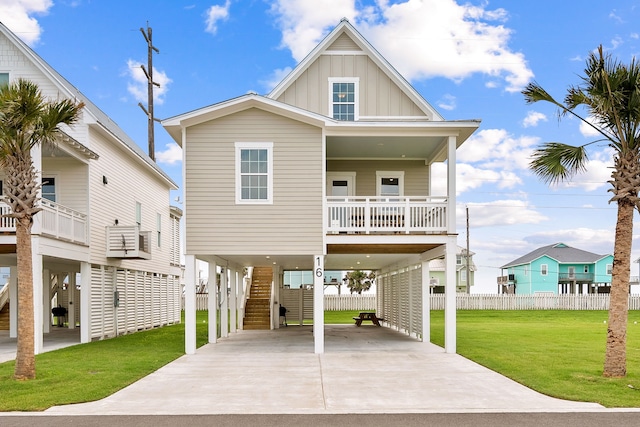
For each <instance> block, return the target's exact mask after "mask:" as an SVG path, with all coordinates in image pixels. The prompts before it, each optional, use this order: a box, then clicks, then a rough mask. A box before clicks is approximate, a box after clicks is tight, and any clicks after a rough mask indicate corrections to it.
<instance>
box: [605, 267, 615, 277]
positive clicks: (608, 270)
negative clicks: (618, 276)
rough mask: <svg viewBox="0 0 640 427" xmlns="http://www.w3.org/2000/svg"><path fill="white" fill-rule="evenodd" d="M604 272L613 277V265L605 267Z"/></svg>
mask: <svg viewBox="0 0 640 427" xmlns="http://www.w3.org/2000/svg"><path fill="white" fill-rule="evenodd" d="M604 272H605V273H606V274H608V275H609V276H611V275H612V274H613V264H606V265H605V267H604Z"/></svg>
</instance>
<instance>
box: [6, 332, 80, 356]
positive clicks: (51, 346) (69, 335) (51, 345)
mask: <svg viewBox="0 0 640 427" xmlns="http://www.w3.org/2000/svg"><path fill="white" fill-rule="evenodd" d="M76 344H80V328H76V329H69V328H58V327H56V326H52V327H51V332H49V333H48V334H44V340H43V350H44V351H43V352H47V351H51V350H57V349H59V348H64V347H69V346H71V345H76ZM16 345H17V339H16V338H9V331H0V363H3V362H7V361H9V360H14V359H15V358H16Z"/></svg>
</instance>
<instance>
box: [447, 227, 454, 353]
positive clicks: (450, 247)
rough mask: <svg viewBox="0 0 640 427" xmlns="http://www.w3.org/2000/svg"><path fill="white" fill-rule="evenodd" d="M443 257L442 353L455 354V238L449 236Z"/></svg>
mask: <svg viewBox="0 0 640 427" xmlns="http://www.w3.org/2000/svg"><path fill="white" fill-rule="evenodd" d="M445 251H446V255H445V263H446V267H445V275H446V281H447V284H446V287H445V291H444V292H445V306H444V351H445V353H455V352H456V238H455V236H450V237H449V238H448V239H447V243H446V249H445Z"/></svg>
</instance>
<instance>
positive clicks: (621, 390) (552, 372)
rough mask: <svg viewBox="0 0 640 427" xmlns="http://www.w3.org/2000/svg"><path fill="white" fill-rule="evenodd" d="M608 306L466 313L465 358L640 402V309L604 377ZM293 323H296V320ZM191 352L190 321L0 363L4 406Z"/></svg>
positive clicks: (48, 397) (438, 319)
mask: <svg viewBox="0 0 640 427" xmlns="http://www.w3.org/2000/svg"><path fill="white" fill-rule="evenodd" d="M358 312H359V311H358V310H354V311H339V312H326V313H325V322H326V323H327V324H340V323H346V324H352V323H353V319H352V317H353V316H356V315H357V314H358ZM606 320H607V313H606V312H604V311H489V310H487V311H458V315H457V324H458V334H457V350H458V353H460V354H461V355H463V356H465V357H467V358H469V359H471V360H474V361H476V362H478V363H480V364H482V365H484V366H487V367H488V368H490V369H493V370H495V371H497V372H500V373H501V374H503V375H506V376H508V377H510V378H512V379H514V380H516V381H518V382H520V383H522V384H525V385H527V386H528V387H531V388H533V389H535V390H537V391H539V392H541V393H544V394H547V395H550V396H554V397H559V398H563V399H570V400H577V401H588V402H598V403H601V404H602V405H604V406H607V407H640V312H636V311H632V312H630V313H629V328H628V333H627V369H628V375H627V377H626V378H623V379H607V378H603V377H602V365H603V362H604V348H605V341H606V324H605V323H604V322H605V321H606ZM206 322H207V313H206V312H198V313H197V330H196V334H197V346H198V347H199V346H201V345H203V344H204V343H205V342H206V341H207V323H206ZM289 323H290V324H292V322H291V321H289ZM431 340H432V342H434V343H435V344H438V345H443V344H444V313H443V312H442V311H433V312H432V313H431ZM183 353H184V325H183V324H180V325H174V326H168V327H165V328H161V329H154V330H150V331H145V332H140V333H136V334H131V335H125V336H121V337H118V338H114V339H110V340H104V341H97V342H92V343H89V344H82V345H78V346H73V347H68V348H65V349H61V350H56V351H52V352H47V353H43V354H40V355H38V356H36V369H37V378H36V379H35V380H33V381H25V382H19V381H15V380H13V378H12V376H13V370H14V362H7V363H3V364H0V396H1V398H0V411H38V410H44V409H46V408H48V407H51V406H54V405H62V404H68V403H79V402H87V401H92V400H97V399H101V398H103V397H106V396H108V395H110V394H112V393H113V392H115V391H117V390H119V389H121V388H123V387H126V386H127V385H129V384H131V383H133V382H135V381H136V380H138V379H140V378H142V377H144V376H145V375H148V374H149V373H151V372H153V371H155V370H157V369H158V368H160V367H162V366H163V365H166V364H167V363H169V362H171V361H172V360H175V359H176V358H178V357H180V356H181V355H182V354H183Z"/></svg>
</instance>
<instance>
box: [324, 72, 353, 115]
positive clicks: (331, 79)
mask: <svg viewBox="0 0 640 427" xmlns="http://www.w3.org/2000/svg"><path fill="white" fill-rule="evenodd" d="M335 83H352V84H353V98H354V99H353V120H341V119H337V118H335V116H334V114H333V107H334V105H336V104H339V105H350V104H351V102H348V103H347V102H334V100H333V85H334V84H335ZM328 89H329V98H328V99H329V117H331V118H332V119H334V120H337V121H340V122H351V121H354V122H357V121H358V120H359V119H360V102H359V99H360V78H359V77H329V85H328Z"/></svg>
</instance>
